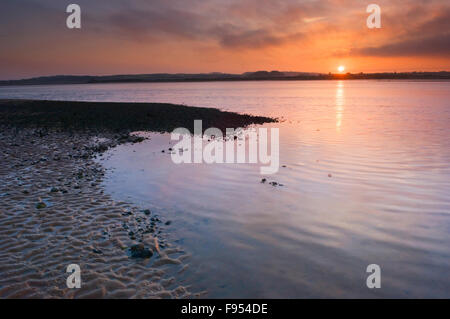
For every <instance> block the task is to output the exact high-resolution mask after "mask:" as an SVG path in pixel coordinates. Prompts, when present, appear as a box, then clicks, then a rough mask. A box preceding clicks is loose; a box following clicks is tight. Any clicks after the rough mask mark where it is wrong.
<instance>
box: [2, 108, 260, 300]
mask: <svg viewBox="0 0 450 319" xmlns="http://www.w3.org/2000/svg"><path fill="white" fill-rule="evenodd" d="M58 105H59V106H60V107H61V108H62V110H58V109H57V107H58ZM108 105H110V106H112V107H113V109H111V110H109V109H107V108H108ZM79 106H81V109H79V108H78V107H79ZM89 106H90V107H89ZM97 106H98V105H97V103H73V102H71V103H64V102H37V101H34V102H33V101H0V148H1V149H2V152H1V155H0V162H1V165H0V180H1V182H0V200H1V208H0V251H1V252H0V298H192V297H196V296H199V295H201V294H202V292H192V291H190V290H189V286H188V284H189V283H186V282H183V280H182V279H180V277H181V276H180V273H181V272H183V271H184V270H185V269H186V267H188V266H189V255H188V254H187V253H186V252H184V251H183V248H182V247H179V246H177V245H175V244H174V243H173V242H172V241H170V240H169V239H168V233H169V232H170V221H168V220H165V219H164V217H163V216H157V215H156V214H155V213H154V212H151V211H149V210H146V208H145V207H134V206H131V205H130V204H128V203H125V202H114V201H113V200H112V199H111V198H110V196H108V195H107V194H105V193H104V190H103V188H102V181H103V177H104V174H105V169H104V168H103V167H102V166H101V164H99V162H98V161H95V158H97V157H98V156H102V155H101V153H102V152H104V151H106V150H107V149H109V148H111V147H114V146H115V145H117V144H122V143H135V142H139V141H141V139H140V138H135V137H133V136H132V135H129V134H128V132H129V131H132V130H136V129H143V128H145V129H148V130H154V131H166V130H169V129H170V128H171V127H172V126H173V124H171V123H175V125H176V126H179V124H180V123H183V121H185V122H186V123H188V121H190V120H191V119H193V118H200V119H202V117H201V116H204V117H205V118H204V119H206V120H207V121H208V122H209V123H214V122H217V123H220V118H221V117H223V118H224V121H223V123H225V124H226V125H234V126H230V127H237V126H243V124H244V125H245V124H251V121H249V119H251V117H248V116H240V115H238V114H236V113H228V114H225V113H224V112H220V111H218V110H214V109H205V110H207V111H204V110H202V109H199V108H192V109H189V108H187V107H184V106H170V105H166V106H167V107H168V108H169V109H170V110H171V111H170V112H169V111H167V112H166V111H164V112H163V113H162V114H159V113H158V112H161V111H162V110H163V108H164V107H165V106H164V105H162V106H161V105H157V104H154V105H151V104H145V105H138V106H137V109H135V110H132V111H130V108H131V109H132V108H133V105H132V104H127V108H128V113H131V114H134V115H133V116H137V115H138V113H139V112H147V113H148V114H150V116H148V118H152V117H153V115H155V114H159V115H157V116H156V117H157V121H152V120H147V121H142V119H141V118H136V119H133V117H132V116H131V117H128V118H126V119H125V120H124V117H123V116H124V113H123V110H122V109H121V108H120V106H122V107H124V105H123V104H122V105H120V104H117V103H116V104H115V105H111V104H109V103H104V104H103V105H100V106H99V107H98V108H97ZM152 109H153V111H152ZM155 110H157V112H156V111H155ZM180 110H182V112H184V115H185V116H184V117H183V118H182V119H178V118H175V119H174V118H172V116H173V115H174V114H175V115H178V116H179V114H177V112H179V111H180ZM106 111H107V112H108V113H107V114H105V113H104V112H106ZM71 114H73V116H71ZM211 114H212V116H210V115H211ZM208 116H209V117H208ZM106 118H108V120H105V119H106ZM233 119H235V120H236V119H237V120H236V121H235V122H234V123H233ZM255 120H256V121H258V119H257V118H255ZM260 120H262V118H261V119H260ZM223 123H222V124H223ZM191 125H192V124H191ZM216 126H219V127H220V125H216ZM138 244H141V245H143V247H144V248H145V251H146V252H148V254H147V256H145V257H149V255H151V257H150V258H140V257H139V254H138V255H137V258H134V257H136V256H135V255H134V253H135V252H136V249H133V247H136V246H134V245H138ZM138 249H139V248H138ZM133 256H134V257H133ZM70 264H78V265H79V266H80V268H81V280H82V287H81V289H69V288H67V286H66V279H67V277H68V275H69V274H68V273H66V268H67V266H68V265H70Z"/></svg>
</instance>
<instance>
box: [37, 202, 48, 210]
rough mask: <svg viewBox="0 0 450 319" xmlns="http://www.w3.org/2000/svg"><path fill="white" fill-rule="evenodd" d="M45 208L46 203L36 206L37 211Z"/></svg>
mask: <svg viewBox="0 0 450 319" xmlns="http://www.w3.org/2000/svg"><path fill="white" fill-rule="evenodd" d="M45 207H47V205H45V203H43V202H40V203H37V204H36V208H37V209H42V208H45Z"/></svg>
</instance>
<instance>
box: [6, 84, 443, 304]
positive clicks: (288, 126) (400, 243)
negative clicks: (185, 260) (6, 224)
mask: <svg viewBox="0 0 450 319" xmlns="http://www.w3.org/2000/svg"><path fill="white" fill-rule="evenodd" d="M14 97H17V98H41V99H57V100H84V101H127V102H130V101H140V102H170V103H184V104H187V105H193V106H205V107H218V108H220V109H223V110H231V111H236V112H244V113H251V114H258V115H268V116H275V117H282V118H283V121H282V122H281V123H275V124H270V125H264V127H278V128H280V164H281V165H286V167H281V168H280V170H279V172H278V173H277V174H275V175H272V176H269V177H267V178H268V179H269V181H272V180H273V181H277V182H280V183H282V184H284V186H283V187H272V186H270V185H267V184H261V183H260V180H261V178H262V176H261V175H260V174H259V167H258V166H255V165H248V164H239V165H238V164H234V165H232V164H226V165H225V164H214V165H206V164H191V165H189V164H183V165H175V164H173V163H172V161H171V159H170V156H169V155H167V154H164V153H161V150H162V149H167V148H168V147H169V136H167V135H161V134H152V135H151V139H150V140H149V141H146V142H144V143H141V144H137V145H122V146H120V147H118V148H116V149H115V150H112V151H111V154H110V155H111V157H110V158H109V159H108V160H105V161H104V165H105V166H106V167H108V168H111V170H110V171H109V174H108V177H107V180H106V182H105V186H106V189H107V191H108V192H110V193H111V194H113V196H114V197H115V198H117V199H120V200H128V201H132V202H134V203H136V204H140V205H143V206H145V207H148V208H150V209H153V210H154V211H155V212H156V213H157V214H159V215H161V216H165V218H167V219H170V220H172V221H173V223H172V224H171V225H170V226H167V229H168V230H169V232H170V234H171V236H172V237H173V240H174V241H177V242H178V243H180V245H181V246H183V247H184V248H185V249H186V251H188V252H189V253H190V254H191V255H192V258H191V259H190V261H189V263H190V267H189V268H188V270H187V271H186V272H184V273H183V275H182V276H183V279H185V280H186V281H187V282H189V283H190V284H191V285H192V288H193V289H194V290H206V291H207V292H208V295H207V296H209V297H275V298H278V297H287V298H294V297H296V298H299V297H447V298H449V297H450V276H449V272H450V248H449V247H450V82H406V81H405V82H403V81H379V82H376V81H341V82H339V81H319V82H309V81H299V82H239V83H226V82H225V83H221V82H218V83H161V84H156V83H155V84H105V85H103V84H98V85H68V86H36V87H9V88H0V98H14ZM329 174H331V177H329V176H328V175H329ZM369 264H378V265H380V267H381V270H382V277H381V278H382V287H381V289H376V290H370V289H368V288H367V287H366V277H367V276H368V274H367V273H366V267H367V265H369Z"/></svg>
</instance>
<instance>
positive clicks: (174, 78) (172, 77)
mask: <svg viewBox="0 0 450 319" xmlns="http://www.w3.org/2000/svg"><path fill="white" fill-rule="evenodd" d="M361 79H367V80H372V79H378V80H382V79H389V80H391V79H392V80H395V79H402V80H450V72H447V71H441V72H409V73H396V72H394V73H346V74H331V73H329V74H323V73H308V72H291V71H289V72H283V71H256V72H246V73H243V74H228V73H218V72H214V73H199V74H187V73H186V74H185V73H176V74H169V73H155V74H128V75H107V76H90V75H56V76H44V77H36V78H30V79H22V80H10V81H0V86H10V85H50V84H90V83H146V82H201V81H264V80H361Z"/></svg>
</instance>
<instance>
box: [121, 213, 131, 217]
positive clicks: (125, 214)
mask: <svg viewBox="0 0 450 319" xmlns="http://www.w3.org/2000/svg"><path fill="white" fill-rule="evenodd" d="M130 215H131V212H123V213H122V216H130Z"/></svg>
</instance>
